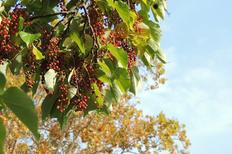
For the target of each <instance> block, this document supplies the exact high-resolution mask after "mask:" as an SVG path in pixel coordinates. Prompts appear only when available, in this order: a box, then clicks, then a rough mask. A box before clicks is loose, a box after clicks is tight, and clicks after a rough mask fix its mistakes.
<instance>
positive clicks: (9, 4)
mask: <svg viewBox="0 0 232 154" xmlns="http://www.w3.org/2000/svg"><path fill="white" fill-rule="evenodd" d="M3 2H4V3H3V6H4V7H5V8H6V11H9V10H10V8H11V7H12V6H14V5H15V4H16V2H17V0H5V1H3Z"/></svg>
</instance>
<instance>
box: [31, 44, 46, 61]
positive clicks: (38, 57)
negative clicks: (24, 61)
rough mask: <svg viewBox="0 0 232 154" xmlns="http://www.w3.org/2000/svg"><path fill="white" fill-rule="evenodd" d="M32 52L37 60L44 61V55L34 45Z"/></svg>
mask: <svg viewBox="0 0 232 154" xmlns="http://www.w3.org/2000/svg"><path fill="white" fill-rule="evenodd" d="M32 52H33V54H34V55H35V59H36V60H42V59H44V58H45V57H44V55H43V54H42V53H41V52H40V51H39V49H38V48H36V47H35V46H34V45H33V49H32Z"/></svg>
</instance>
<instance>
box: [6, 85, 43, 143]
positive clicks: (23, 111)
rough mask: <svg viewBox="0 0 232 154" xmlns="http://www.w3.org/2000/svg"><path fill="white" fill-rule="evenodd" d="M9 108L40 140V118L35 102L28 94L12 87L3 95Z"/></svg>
mask: <svg viewBox="0 0 232 154" xmlns="http://www.w3.org/2000/svg"><path fill="white" fill-rule="evenodd" d="M2 98H3V101H4V103H5V104H6V106H7V107H9V108H10V109H11V111H12V112H13V113H14V114H15V115H16V116H17V117H18V118H19V120H21V121H22V122H23V123H24V124H25V125H26V126H27V128H28V129H29V130H30V131H31V132H32V133H33V135H34V136H35V138H36V139H37V140H38V139H39V137H40V135H39V132H38V116H37V113H36V111H35V107H34V104H33V101H32V100H31V98H30V97H29V96H27V94H26V93H24V92H23V91H21V90H20V89H18V88H16V87H11V88H9V89H7V90H6V91H5V93H4V94H3V95H2Z"/></svg>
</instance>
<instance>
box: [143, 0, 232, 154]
mask: <svg viewBox="0 0 232 154" xmlns="http://www.w3.org/2000/svg"><path fill="white" fill-rule="evenodd" d="M168 4H169V6H168V8H169V12H170V15H169V16H167V17H166V19H165V21H164V22H163V23H162V30H163V37H162V43H161V45H162V46H163V48H164V49H165V52H166V53H167V57H168V64H167V66H166V71H167V73H166V77H167V78H168V82H167V83H166V84H165V85H164V86H161V88H159V89H157V90H154V91H143V92H141V93H140V94H139V98H140V100H141V102H142V103H141V104H140V105H139V107H140V108H141V109H143V110H144V112H145V113H147V114H151V115H157V114H158V113H159V112H160V111H163V112H164V113H165V114H167V116H169V117H173V118H176V119H178V120H179V121H180V122H181V123H185V124H186V125H187V130H188V136H189V137H190V139H191V142H192V147H191V149H190V153H191V154H221V153H223V154H227V153H230V152H231V151H232V147H231V145H230V144H231V138H232V129H231V127H232V82H231V78H232V69H231V67H232V29H231V28H232V20H231V15H232V11H231V6H232V1H229V0H221V1H212V0H204V1H202V0H188V1H185V0H178V1H168Z"/></svg>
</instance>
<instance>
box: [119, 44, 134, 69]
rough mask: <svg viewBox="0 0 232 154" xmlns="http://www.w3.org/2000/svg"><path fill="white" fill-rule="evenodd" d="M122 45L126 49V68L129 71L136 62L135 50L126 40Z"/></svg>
mask: <svg viewBox="0 0 232 154" xmlns="http://www.w3.org/2000/svg"><path fill="white" fill-rule="evenodd" d="M122 47H123V49H124V50H125V51H127V57H128V69H129V71H130V70H131V68H132V67H133V66H135V64H136V57H137V56H136V51H135V49H134V48H133V47H130V46H129V44H128V42H125V41H123V42H122Z"/></svg>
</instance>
